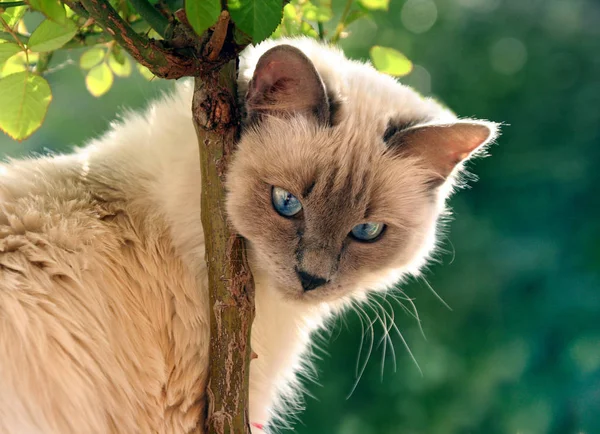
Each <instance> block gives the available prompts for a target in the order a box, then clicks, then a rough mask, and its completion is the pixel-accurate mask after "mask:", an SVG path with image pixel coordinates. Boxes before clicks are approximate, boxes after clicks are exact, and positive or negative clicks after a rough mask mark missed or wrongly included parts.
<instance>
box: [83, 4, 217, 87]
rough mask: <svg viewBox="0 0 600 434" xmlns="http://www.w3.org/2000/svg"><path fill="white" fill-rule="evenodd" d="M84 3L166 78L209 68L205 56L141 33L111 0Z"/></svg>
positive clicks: (143, 61) (123, 43) (107, 28)
mask: <svg viewBox="0 0 600 434" xmlns="http://www.w3.org/2000/svg"><path fill="white" fill-rule="evenodd" d="M81 4H82V5H83V6H84V7H85V9H86V10H87V11H88V12H89V14H90V17H92V18H94V19H95V20H96V23H98V25H100V27H102V28H103V29H104V30H105V31H106V32H107V33H108V34H109V35H111V36H112V38H113V39H114V40H115V41H117V43H118V44H119V45H121V46H122V47H123V48H125V50H127V52H128V53H129V54H131V56H132V57H133V58H134V59H135V60H137V61H138V62H139V63H141V64H142V65H144V66H145V67H147V68H148V69H150V71H152V73H153V74H154V75H156V76H158V77H162V78H180V77H184V76H195V75H198V74H199V73H201V72H202V71H203V70H205V69H206V65H205V62H203V59H199V58H197V57H195V56H190V55H189V54H188V55H178V54H177V53H176V52H175V51H173V50H170V49H169V48H167V47H165V46H163V45H162V44H159V43H157V42H156V41H153V40H149V39H148V38H145V37H143V36H141V35H139V34H137V33H136V32H135V31H134V30H133V29H132V28H131V26H130V25H129V24H128V23H127V22H126V21H125V20H123V18H121V17H120V16H119V14H118V13H117V11H116V10H115V9H114V8H113V7H112V6H111V5H110V3H109V2H108V1H107V0H81Z"/></svg>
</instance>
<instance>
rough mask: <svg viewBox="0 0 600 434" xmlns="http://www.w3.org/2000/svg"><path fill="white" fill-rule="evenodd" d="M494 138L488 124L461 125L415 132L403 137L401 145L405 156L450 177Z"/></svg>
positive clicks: (430, 127)
mask: <svg viewBox="0 0 600 434" xmlns="http://www.w3.org/2000/svg"><path fill="white" fill-rule="evenodd" d="M491 135H492V130H491V129H490V127H488V126H487V125H485V124H479V123H466V122H464V123H460V122H459V123H456V124H451V125H428V126H423V127H416V128H413V129H412V130H409V131H406V132H405V133H404V134H403V135H402V142H403V144H404V145H405V146H406V152H409V153H415V154H418V155H420V156H421V157H422V158H423V159H424V160H425V161H426V162H427V163H428V164H429V165H430V166H431V168H432V169H433V170H434V171H436V172H437V173H439V174H440V175H442V176H443V177H447V176H448V175H450V173H451V172H452V170H454V167H456V165H457V164H459V163H460V162H461V161H464V160H465V159H467V158H468V157H469V155H471V153H472V152H473V151H475V150H476V149H477V148H479V147H480V146H481V145H483V144H484V143H486V142H487V140H488V138H489V137H490V136H491Z"/></svg>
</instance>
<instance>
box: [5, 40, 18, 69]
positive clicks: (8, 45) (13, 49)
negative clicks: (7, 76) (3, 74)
mask: <svg viewBox="0 0 600 434" xmlns="http://www.w3.org/2000/svg"><path fill="white" fill-rule="evenodd" d="M20 51H21V47H19V46H18V45H17V44H13V43H12V42H5V43H3V44H0V69H1V68H2V67H3V66H4V62H6V61H7V60H8V59H10V58H11V57H13V56H14V55H15V54H17V53H18V52H20Z"/></svg>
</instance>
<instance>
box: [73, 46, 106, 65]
mask: <svg viewBox="0 0 600 434" xmlns="http://www.w3.org/2000/svg"><path fill="white" fill-rule="evenodd" d="M105 56H106V50H105V49H104V48H100V47H95V48H90V49H89V50H87V51H86V52H85V53H83V54H82V55H81V57H80V58H79V67H80V68H81V69H92V68H93V67H94V66H96V65H97V64H99V63H100V62H102V61H103V60H104V57H105Z"/></svg>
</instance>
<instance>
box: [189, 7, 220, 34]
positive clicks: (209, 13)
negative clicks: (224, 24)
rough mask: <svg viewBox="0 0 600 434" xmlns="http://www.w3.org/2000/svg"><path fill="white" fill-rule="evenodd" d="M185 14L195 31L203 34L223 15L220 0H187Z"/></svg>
mask: <svg viewBox="0 0 600 434" xmlns="http://www.w3.org/2000/svg"><path fill="white" fill-rule="evenodd" d="M185 15H186V16H187V19H188V21H189V23H190V24H191V26H192V28H193V29H194V31H195V32H196V33H197V34H199V35H202V34H203V33H204V32H205V31H206V29H208V28H209V27H210V26H212V25H213V24H214V23H216V22H217V20H218V19H219V15H221V1H220V0H186V1H185Z"/></svg>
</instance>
